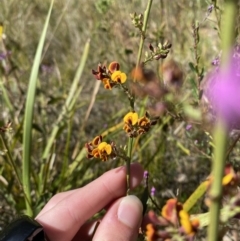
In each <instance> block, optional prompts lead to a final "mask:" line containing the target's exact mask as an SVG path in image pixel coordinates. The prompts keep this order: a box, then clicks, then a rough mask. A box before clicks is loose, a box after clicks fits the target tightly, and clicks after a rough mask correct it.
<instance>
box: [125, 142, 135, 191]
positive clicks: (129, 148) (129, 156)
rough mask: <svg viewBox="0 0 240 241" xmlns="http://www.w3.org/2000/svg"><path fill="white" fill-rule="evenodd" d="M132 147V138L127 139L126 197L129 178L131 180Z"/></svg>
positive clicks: (128, 189) (128, 188)
mask: <svg viewBox="0 0 240 241" xmlns="http://www.w3.org/2000/svg"><path fill="white" fill-rule="evenodd" d="M132 147H133V138H131V137H129V139H128V148H127V150H128V151H127V156H128V158H127V160H126V169H127V175H126V178H127V195H129V192H130V178H131V168H130V167H131V159H132Z"/></svg>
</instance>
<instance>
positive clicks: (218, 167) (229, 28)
mask: <svg viewBox="0 0 240 241" xmlns="http://www.w3.org/2000/svg"><path fill="white" fill-rule="evenodd" d="M237 2H238V1H237V0H226V1H225V6H224V21H222V26H221V36H222V49H223V54H222V63H221V65H222V66H221V67H222V68H228V65H229V63H230V56H231V48H232V47H233V43H234V41H235V22H236V14H237V10H236V9H237ZM227 135H228V132H227V128H226V126H225V125H224V123H223V122H222V121H221V120H219V121H218V122H217V124H216V127H215V130H214V141H215V149H214V159H213V165H212V173H213V177H214V179H213V183H212V185H211V189H210V193H209V194H210V198H211V206H210V211H209V212H210V225H209V227H208V240H209V241H217V240H218V235H219V218H220V217H219V215H220V207H221V196H222V177H223V172H224V167H225V160H226V146H227V139H228V138H227Z"/></svg>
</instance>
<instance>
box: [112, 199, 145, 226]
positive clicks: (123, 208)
mask: <svg viewBox="0 0 240 241" xmlns="http://www.w3.org/2000/svg"><path fill="white" fill-rule="evenodd" d="M142 211H143V207H142V203H141V202H140V200H139V199H138V198H137V197H136V196H134V195H129V196H126V197H124V198H123V199H122V201H121V202H120V204H119V207H118V213H117V214H118V220H119V221H120V222H122V223H123V224H125V225H126V226H128V227H130V228H132V229H134V228H137V227H138V226H139V225H140V223H141V220H142Z"/></svg>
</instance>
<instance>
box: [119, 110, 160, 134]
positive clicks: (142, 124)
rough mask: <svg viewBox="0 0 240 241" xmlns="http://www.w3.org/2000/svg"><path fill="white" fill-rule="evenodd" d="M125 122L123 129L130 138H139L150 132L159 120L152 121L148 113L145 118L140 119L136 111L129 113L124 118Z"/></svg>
mask: <svg viewBox="0 0 240 241" xmlns="http://www.w3.org/2000/svg"><path fill="white" fill-rule="evenodd" d="M123 121H124V126H123V129H124V131H125V132H126V133H127V134H128V135H129V136H130V137H137V136H138V135H142V134H144V133H146V132H148V131H149V129H150V128H151V126H152V125H155V124H156V123H157V119H153V120H151V119H150V116H149V114H148V113H147V112H146V113H145V115H144V116H143V117H141V118H139V117H138V114H137V113H136V112H134V111H130V112H128V113H127V114H126V115H125V116H124V118H123Z"/></svg>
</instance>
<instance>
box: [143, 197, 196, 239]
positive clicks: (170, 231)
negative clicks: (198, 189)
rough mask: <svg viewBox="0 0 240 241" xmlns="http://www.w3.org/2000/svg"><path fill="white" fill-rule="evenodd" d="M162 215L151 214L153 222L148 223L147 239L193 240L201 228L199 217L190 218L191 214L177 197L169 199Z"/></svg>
mask: <svg viewBox="0 0 240 241" xmlns="http://www.w3.org/2000/svg"><path fill="white" fill-rule="evenodd" d="M161 214H162V215H161V216H160V217H157V216H156V215H155V214H154V213H153V212H151V213H150V214H149V218H150V220H151V222H150V223H149V224H148V225H147V231H146V235H147V240H148V241H156V240H163V241H164V240H178V239H177V236H178V237H179V236H181V237H182V239H181V240H186V241H190V240H193V238H194V235H195V234H196V232H197V230H198V228H199V220H198V219H196V218H195V219H190V215H189V214H188V213H187V212H186V211H185V210H184V209H183V205H182V204H181V203H180V202H178V200H177V199H169V200H168V201H167V203H166V205H165V206H164V207H163V208H162V213H161Z"/></svg>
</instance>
